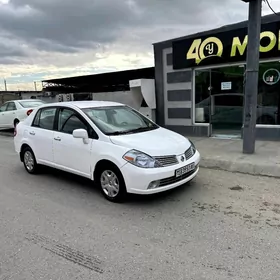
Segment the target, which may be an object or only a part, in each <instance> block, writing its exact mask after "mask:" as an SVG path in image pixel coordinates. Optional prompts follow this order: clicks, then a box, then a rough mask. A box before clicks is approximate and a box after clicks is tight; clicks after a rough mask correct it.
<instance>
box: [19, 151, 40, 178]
mask: <svg viewBox="0 0 280 280" xmlns="http://www.w3.org/2000/svg"><path fill="white" fill-rule="evenodd" d="M22 155H23V164H24V167H25V169H26V171H27V172H28V173H29V174H36V173H37V171H38V164H37V161H36V158H35V155H34V153H33V151H32V149H31V148H29V147H26V148H25V149H24V150H23V154H22Z"/></svg>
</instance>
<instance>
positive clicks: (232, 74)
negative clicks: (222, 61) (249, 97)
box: [195, 61, 280, 128]
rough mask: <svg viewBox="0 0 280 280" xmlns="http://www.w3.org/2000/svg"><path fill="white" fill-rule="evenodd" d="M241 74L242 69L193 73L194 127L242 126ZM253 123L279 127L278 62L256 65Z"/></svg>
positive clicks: (279, 73)
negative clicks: (257, 71) (200, 124)
mask: <svg viewBox="0 0 280 280" xmlns="http://www.w3.org/2000/svg"><path fill="white" fill-rule="evenodd" d="M244 71H245V66H244V65H240V66H228V67H221V68H212V69H207V70H195V122H196V123H211V124H212V125H214V124H215V125H216V126H217V125H218V126H220V125H221V124H222V123H226V125H227V128H229V124H230V126H232V125H233V124H234V125H235V126H236V128H237V127H239V126H240V123H241V124H243V102H244ZM223 85H225V88H223ZM226 86H228V88H226ZM256 122H257V124H261V125H280V62H279V61H274V62H261V63H260V69H259V84H258V103H257V120H256Z"/></svg>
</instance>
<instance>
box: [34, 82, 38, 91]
mask: <svg viewBox="0 0 280 280" xmlns="http://www.w3.org/2000/svg"><path fill="white" fill-rule="evenodd" d="M34 89H35V91H37V84H36V82H34Z"/></svg>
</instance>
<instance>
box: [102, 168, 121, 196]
mask: <svg viewBox="0 0 280 280" xmlns="http://www.w3.org/2000/svg"><path fill="white" fill-rule="evenodd" d="M100 181H101V182H100V183H101V187H102V190H103V192H104V193H105V194H106V195H107V196H108V197H111V198H114V197H116V196H117V195H118V193H119V191H120V186H119V180H118V178H117V176H116V174H115V173H114V172H113V171H110V170H106V171H104V172H103V173H102V174H101V177H100Z"/></svg>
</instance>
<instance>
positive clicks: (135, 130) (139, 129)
mask: <svg viewBox="0 0 280 280" xmlns="http://www.w3.org/2000/svg"><path fill="white" fill-rule="evenodd" d="M156 128H157V127H155V126H153V127H138V128H134V129H130V130H128V131H127V132H129V133H136V132H144V131H150V130H154V129H156Z"/></svg>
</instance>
